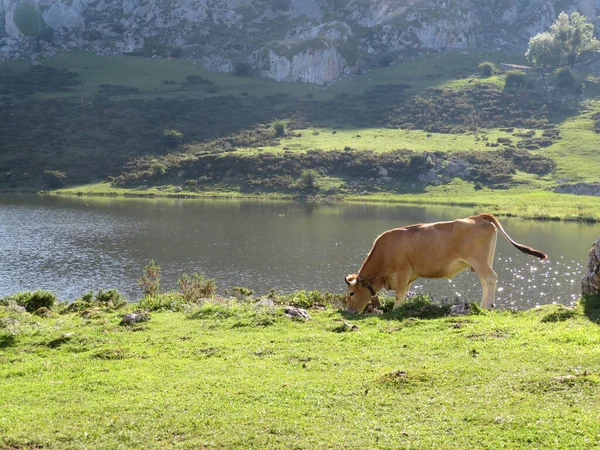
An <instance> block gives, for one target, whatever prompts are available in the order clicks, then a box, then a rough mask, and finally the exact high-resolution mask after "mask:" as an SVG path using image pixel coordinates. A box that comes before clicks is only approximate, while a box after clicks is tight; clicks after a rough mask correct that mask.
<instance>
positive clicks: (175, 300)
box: [138, 292, 185, 312]
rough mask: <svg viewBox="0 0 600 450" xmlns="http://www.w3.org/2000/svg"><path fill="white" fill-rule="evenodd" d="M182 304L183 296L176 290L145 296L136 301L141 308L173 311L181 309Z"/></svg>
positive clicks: (182, 307)
mask: <svg viewBox="0 0 600 450" xmlns="http://www.w3.org/2000/svg"><path fill="white" fill-rule="evenodd" d="M184 304H185V302H184V299H183V296H182V295H181V294H179V293H178V292H167V293H166V294H159V295H153V296H146V297H144V298H143V299H142V300H140V302H139V303H138V305H139V308H140V309H142V310H145V309H147V310H149V311H173V312H181V311H183V309H184Z"/></svg>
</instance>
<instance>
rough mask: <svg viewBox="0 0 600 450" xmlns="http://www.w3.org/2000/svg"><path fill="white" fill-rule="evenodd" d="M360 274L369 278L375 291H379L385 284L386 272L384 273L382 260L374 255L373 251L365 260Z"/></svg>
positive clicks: (368, 280)
mask: <svg viewBox="0 0 600 450" xmlns="http://www.w3.org/2000/svg"><path fill="white" fill-rule="evenodd" d="M358 274H359V275H360V276H361V277H362V278H365V279H367V282H368V283H369V285H370V286H371V287H372V288H373V290H374V291H375V292H378V291H379V290H380V289H381V288H382V287H383V285H384V278H385V274H384V273H383V268H382V267H381V262H380V261H379V259H378V258H376V257H375V256H374V255H373V251H371V252H370V253H369V255H368V256H367V259H365V262H363V265H362V267H361V268H360V271H359V272H358Z"/></svg>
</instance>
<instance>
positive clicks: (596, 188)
mask: <svg viewBox="0 0 600 450" xmlns="http://www.w3.org/2000/svg"><path fill="white" fill-rule="evenodd" d="M554 192H557V193H559V194H575V195H593V196H596V197H599V196H600V183H575V184H561V185H560V186H557V187H556V188H554Z"/></svg>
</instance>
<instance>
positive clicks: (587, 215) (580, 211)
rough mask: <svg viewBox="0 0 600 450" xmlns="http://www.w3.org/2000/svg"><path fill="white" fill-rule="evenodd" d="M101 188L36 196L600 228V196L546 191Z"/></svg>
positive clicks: (81, 188)
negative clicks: (379, 210)
mask: <svg viewBox="0 0 600 450" xmlns="http://www.w3.org/2000/svg"><path fill="white" fill-rule="evenodd" d="M98 186H101V185H97V184H96V185H91V186H85V187H75V188H65V189H57V190H53V191H40V192H38V194H40V195H47V196H73V197H111V198H140V199H142V198H147V199H161V198H164V199H184V200H201V199H215V200H217V199H223V200H268V201H309V202H317V203H369V204H377V203H380V204H388V205H392V204H397V205H415V206H446V207H462V208H475V209H477V210H478V211H479V212H484V211H485V212H488V213H491V214H494V215H497V216H500V217H515V218H520V219H525V220H538V221H552V222H556V221H562V222H580V223H600V212H599V211H600V197H591V196H579V195H574V194H558V193H554V192H546V191H535V190H532V191H521V192H519V191H507V192H497V191H494V192H489V193H487V192H484V193H476V192H465V193H462V192H431V193H424V194H391V193H381V194H375V195H366V196H357V195H333V196H321V195H306V194H283V193H240V192H235V191H224V192H215V191H213V192H206V193H191V192H190V193H184V192H172V191H166V190H158V189H157V190H154V191H152V192H140V191H136V190H130V189H122V188H111V189H105V188H104V187H103V186H102V187H101V189H98Z"/></svg>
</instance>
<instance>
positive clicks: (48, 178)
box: [43, 170, 67, 189]
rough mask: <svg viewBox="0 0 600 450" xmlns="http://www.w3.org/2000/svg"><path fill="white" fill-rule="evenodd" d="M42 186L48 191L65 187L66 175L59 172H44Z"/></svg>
mask: <svg viewBox="0 0 600 450" xmlns="http://www.w3.org/2000/svg"><path fill="white" fill-rule="evenodd" d="M43 179H44V184H45V185H46V186H47V187H49V188H50V189H56V188H59V187H62V186H64V185H65V180H66V179H67V174H66V173H64V172H62V171H60V170H44V175H43Z"/></svg>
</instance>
